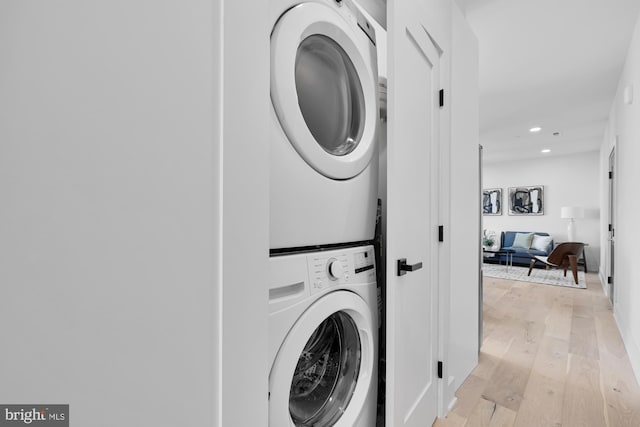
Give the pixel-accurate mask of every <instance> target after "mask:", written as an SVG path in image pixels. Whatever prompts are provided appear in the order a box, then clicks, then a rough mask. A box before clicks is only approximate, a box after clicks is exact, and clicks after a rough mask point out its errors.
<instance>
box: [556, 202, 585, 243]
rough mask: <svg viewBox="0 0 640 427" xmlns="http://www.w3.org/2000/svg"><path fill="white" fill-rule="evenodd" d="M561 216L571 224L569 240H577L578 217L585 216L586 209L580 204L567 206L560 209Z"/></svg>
mask: <svg viewBox="0 0 640 427" xmlns="http://www.w3.org/2000/svg"><path fill="white" fill-rule="evenodd" d="M560 217H561V218H563V219H568V220H569V226H568V228H567V233H568V235H569V242H575V241H576V224H575V220H576V219H582V218H584V209H582V208H581V207H578V206H565V207H563V208H561V209H560Z"/></svg>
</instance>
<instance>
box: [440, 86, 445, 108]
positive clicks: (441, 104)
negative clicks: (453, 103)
mask: <svg viewBox="0 0 640 427" xmlns="http://www.w3.org/2000/svg"><path fill="white" fill-rule="evenodd" d="M442 107H444V89H440V108H442Z"/></svg>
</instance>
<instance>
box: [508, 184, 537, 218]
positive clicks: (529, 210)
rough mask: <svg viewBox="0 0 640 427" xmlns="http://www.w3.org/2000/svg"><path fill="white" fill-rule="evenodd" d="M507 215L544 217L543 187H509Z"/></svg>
mask: <svg viewBox="0 0 640 427" xmlns="http://www.w3.org/2000/svg"><path fill="white" fill-rule="evenodd" d="M509 215H544V186H543V185H538V186H535V187H509Z"/></svg>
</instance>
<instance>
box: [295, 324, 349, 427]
mask: <svg viewBox="0 0 640 427" xmlns="http://www.w3.org/2000/svg"><path fill="white" fill-rule="evenodd" d="M360 363H361V345H360V336H359V333H358V328H357V327H356V324H355V323H354V321H353V319H352V318H351V317H350V316H349V315H348V314H346V313H344V312H337V313H334V314H332V315H331V316H329V317H328V318H327V319H325V320H324V321H323V322H322V323H321V324H320V326H318V327H317V328H316V329H315V331H314V332H313V334H312V335H311V337H310V338H309V340H308V341H307V343H306V345H305V347H304V349H303V350H302V353H301V354H300V357H299V359H298V364H297V365H296V368H295V371H294V374H293V379H292V381H291V389H290V394H289V413H290V415H291V419H292V420H293V422H294V424H295V425H296V426H297V427H311V426H316V427H317V426H322V427H330V426H332V425H334V424H335V423H336V422H337V421H338V419H339V418H340V417H341V416H342V414H343V412H344V411H345V410H346V408H347V406H348V405H349V401H350V400H351V397H352V396H353V392H354V390H355V387H356V383H357V380H358V373H359V371H360Z"/></svg>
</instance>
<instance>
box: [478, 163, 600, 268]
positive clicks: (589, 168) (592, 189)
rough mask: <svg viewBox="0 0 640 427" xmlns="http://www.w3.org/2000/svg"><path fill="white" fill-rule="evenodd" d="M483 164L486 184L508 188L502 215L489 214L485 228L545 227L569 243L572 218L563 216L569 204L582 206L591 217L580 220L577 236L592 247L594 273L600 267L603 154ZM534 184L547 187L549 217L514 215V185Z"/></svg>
mask: <svg viewBox="0 0 640 427" xmlns="http://www.w3.org/2000/svg"><path fill="white" fill-rule="evenodd" d="M541 156H542V155H541ZM483 166H484V171H483V187H484V188H502V215H499V216H490V215H485V216H483V228H484V229H487V230H495V231H497V232H500V231H506V230H511V231H543V232H547V233H549V234H551V235H552V236H553V237H554V240H555V241H556V242H561V241H566V240H567V239H568V236H567V225H568V220H565V219H562V218H560V209H561V208H562V207H563V206H582V207H583V208H584V211H585V217H584V219H581V220H576V223H575V224H576V237H577V239H578V240H579V241H582V242H585V243H587V244H588V245H589V246H588V247H587V248H586V255H587V264H588V267H589V271H591V272H596V271H598V268H599V264H600V245H601V243H600V215H601V212H600V178H599V176H600V175H599V173H600V160H599V155H598V152H596V151H594V152H587V153H580V154H575V155H571V156H559V157H544V158H541V159H531V160H518V161H513V162H498V163H488V162H485V163H484V165H483ZM534 185H536V186H537V185H544V215H539V216H537V215H536V216H513V215H509V214H508V212H509V209H508V188H509V187H516V186H534ZM498 235H499V233H498Z"/></svg>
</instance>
